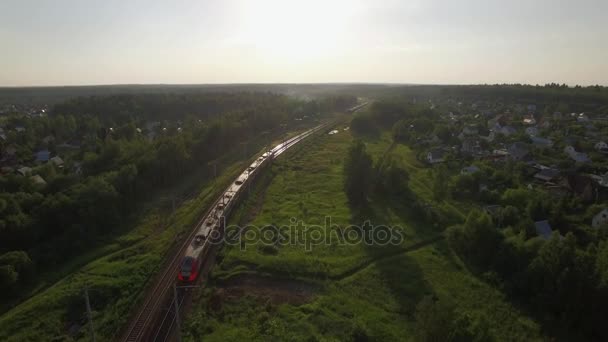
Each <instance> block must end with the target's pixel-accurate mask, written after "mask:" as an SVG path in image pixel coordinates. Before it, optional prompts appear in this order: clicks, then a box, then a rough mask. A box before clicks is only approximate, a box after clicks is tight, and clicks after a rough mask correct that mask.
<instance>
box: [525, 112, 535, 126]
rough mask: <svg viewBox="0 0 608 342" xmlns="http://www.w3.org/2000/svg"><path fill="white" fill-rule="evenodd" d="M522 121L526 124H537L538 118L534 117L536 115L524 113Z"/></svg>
mask: <svg viewBox="0 0 608 342" xmlns="http://www.w3.org/2000/svg"><path fill="white" fill-rule="evenodd" d="M522 123H523V124H524V125H526V126H532V125H536V119H535V118H534V115H524V119H523V120H522Z"/></svg>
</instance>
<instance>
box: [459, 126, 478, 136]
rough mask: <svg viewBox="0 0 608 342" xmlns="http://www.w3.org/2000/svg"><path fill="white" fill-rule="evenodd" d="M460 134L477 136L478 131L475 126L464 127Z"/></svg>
mask: <svg viewBox="0 0 608 342" xmlns="http://www.w3.org/2000/svg"><path fill="white" fill-rule="evenodd" d="M462 133H463V134H464V135H469V136H471V135H477V134H479V130H478V129H477V126H476V125H466V126H465V127H464V128H463V129H462Z"/></svg>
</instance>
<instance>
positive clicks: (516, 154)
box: [507, 142, 529, 160]
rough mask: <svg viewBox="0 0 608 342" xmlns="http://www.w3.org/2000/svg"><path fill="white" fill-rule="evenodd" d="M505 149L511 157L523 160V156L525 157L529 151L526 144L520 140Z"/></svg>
mask: <svg viewBox="0 0 608 342" xmlns="http://www.w3.org/2000/svg"><path fill="white" fill-rule="evenodd" d="M507 151H508V152H509V155H510V156H511V158H512V159H515V160H524V158H526V157H527V156H528V153H529V151H528V146H526V144H524V143H522V142H515V143H513V144H511V145H510V146H509V147H508V148H507Z"/></svg>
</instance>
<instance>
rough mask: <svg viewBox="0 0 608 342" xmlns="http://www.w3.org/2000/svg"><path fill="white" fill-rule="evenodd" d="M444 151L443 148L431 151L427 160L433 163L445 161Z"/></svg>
mask: <svg viewBox="0 0 608 342" xmlns="http://www.w3.org/2000/svg"><path fill="white" fill-rule="evenodd" d="M444 156H445V155H444V153H443V151H441V150H432V151H429V152H428V153H427V155H426V160H427V161H428V162H429V163H431V164H437V163H442V162H443V161H444Z"/></svg>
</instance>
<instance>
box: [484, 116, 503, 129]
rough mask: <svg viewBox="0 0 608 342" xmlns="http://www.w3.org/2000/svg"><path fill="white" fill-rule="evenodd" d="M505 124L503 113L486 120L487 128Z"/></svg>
mask: <svg viewBox="0 0 608 342" xmlns="http://www.w3.org/2000/svg"><path fill="white" fill-rule="evenodd" d="M506 124H507V120H506V119H505V117H504V115H499V116H497V117H495V118H493V119H490V120H488V128H489V129H493V128H495V127H501V126H505V125H506Z"/></svg>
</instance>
